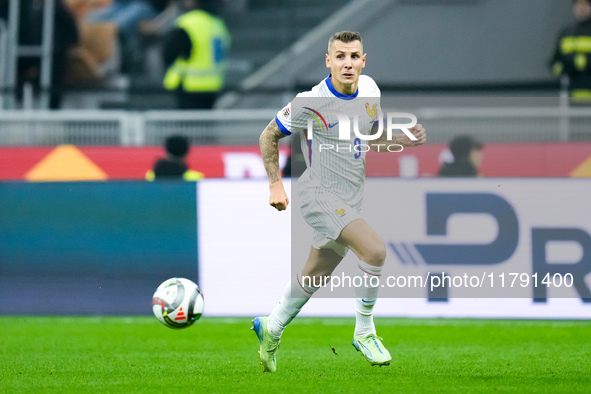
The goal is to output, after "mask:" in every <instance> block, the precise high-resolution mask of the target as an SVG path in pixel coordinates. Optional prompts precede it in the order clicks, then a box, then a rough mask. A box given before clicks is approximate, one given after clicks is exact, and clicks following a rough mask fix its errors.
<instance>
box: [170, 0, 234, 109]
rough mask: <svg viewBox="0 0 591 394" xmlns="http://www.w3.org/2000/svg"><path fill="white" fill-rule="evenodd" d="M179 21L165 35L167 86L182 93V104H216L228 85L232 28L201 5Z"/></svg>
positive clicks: (195, 106)
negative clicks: (216, 98)
mask: <svg viewBox="0 0 591 394" xmlns="http://www.w3.org/2000/svg"><path fill="white" fill-rule="evenodd" d="M191 2H192V3H193V4H196V3H195V2H194V0H191ZM176 25H177V28H176V29H174V30H173V31H171V32H170V33H169V34H168V36H167V37H166V39H165V45H164V63H165V65H166V66H167V67H168V71H167V72H166V75H165V76H164V81H163V84H164V87H165V88H166V89H168V90H172V91H176V92H177V93H178V96H177V97H178V100H179V102H178V108H182V109H189V108H193V109H194V108H212V107H213V104H214V101H215V97H216V93H217V92H219V91H220V90H221V89H222V87H223V85H224V72H225V68H226V58H227V52H228V49H229V46H230V35H229V33H228V30H227V29H226V26H225V24H224V22H223V21H222V20H221V19H219V18H217V17H215V16H213V15H212V14H210V13H208V12H205V11H203V10H200V9H194V10H192V11H189V12H187V13H185V14H183V15H181V16H180V17H179V18H178V19H177V22H176Z"/></svg>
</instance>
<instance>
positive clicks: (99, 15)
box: [86, 0, 170, 73]
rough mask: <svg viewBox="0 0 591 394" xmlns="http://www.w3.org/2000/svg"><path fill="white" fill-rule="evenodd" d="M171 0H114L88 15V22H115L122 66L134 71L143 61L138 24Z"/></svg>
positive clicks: (126, 71)
mask: <svg viewBox="0 0 591 394" xmlns="http://www.w3.org/2000/svg"><path fill="white" fill-rule="evenodd" d="M169 2H170V0H113V1H112V2H111V4H109V5H108V6H106V7H103V8H101V9H98V10H96V11H93V12H90V13H89V14H88V15H86V22H88V23H98V22H113V23H115V25H116V26H117V30H118V33H119V42H120V43H121V62H122V64H121V66H122V71H123V72H125V73H129V72H133V71H135V70H136V69H137V68H138V67H139V64H140V63H141V42H140V35H139V32H138V26H139V24H140V23H141V22H143V21H148V20H150V19H153V18H155V17H156V16H157V15H158V14H159V13H160V12H162V11H164V9H166V7H167V6H168V3H169Z"/></svg>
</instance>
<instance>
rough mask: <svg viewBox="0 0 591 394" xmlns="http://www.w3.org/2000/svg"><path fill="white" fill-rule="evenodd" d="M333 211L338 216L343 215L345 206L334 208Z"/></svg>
mask: <svg viewBox="0 0 591 394" xmlns="http://www.w3.org/2000/svg"><path fill="white" fill-rule="evenodd" d="M335 212H336V213H337V215H339V216H344V215H345V208H341V209H335Z"/></svg>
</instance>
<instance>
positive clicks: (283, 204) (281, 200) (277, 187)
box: [269, 181, 289, 211]
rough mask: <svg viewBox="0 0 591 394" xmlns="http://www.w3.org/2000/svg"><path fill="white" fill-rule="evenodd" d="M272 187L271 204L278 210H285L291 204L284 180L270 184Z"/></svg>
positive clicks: (270, 187)
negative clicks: (284, 186)
mask: <svg viewBox="0 0 591 394" xmlns="http://www.w3.org/2000/svg"><path fill="white" fill-rule="evenodd" d="M269 189H271V196H270V197H269V204H270V205H271V206H272V207H274V208H275V209H277V210H278V211H285V210H286V209H287V206H288V205H289V199H288V198H287V194H286V193H285V189H284V188H283V182H282V181H277V182H275V183H272V184H271V185H269Z"/></svg>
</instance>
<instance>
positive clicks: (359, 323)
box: [355, 261, 382, 337]
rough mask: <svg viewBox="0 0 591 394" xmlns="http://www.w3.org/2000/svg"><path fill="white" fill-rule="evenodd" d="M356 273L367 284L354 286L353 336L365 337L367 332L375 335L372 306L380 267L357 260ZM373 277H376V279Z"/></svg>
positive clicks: (375, 295)
mask: <svg viewBox="0 0 591 394" xmlns="http://www.w3.org/2000/svg"><path fill="white" fill-rule="evenodd" d="M356 275H359V276H360V277H361V278H364V280H363V284H364V285H365V284H367V286H360V287H357V288H355V336H361V337H366V336H368V335H369V334H374V335H375V333H376V327H375V325H374V323H373V307H374V305H375V304H376V299H377V297H378V289H379V287H380V286H379V279H380V277H381V276H382V267H376V266H374V265H369V264H367V263H365V262H363V261H359V264H358V265H357V270H356ZM365 277H367V278H365ZM373 278H377V279H378V280H376V279H373Z"/></svg>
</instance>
